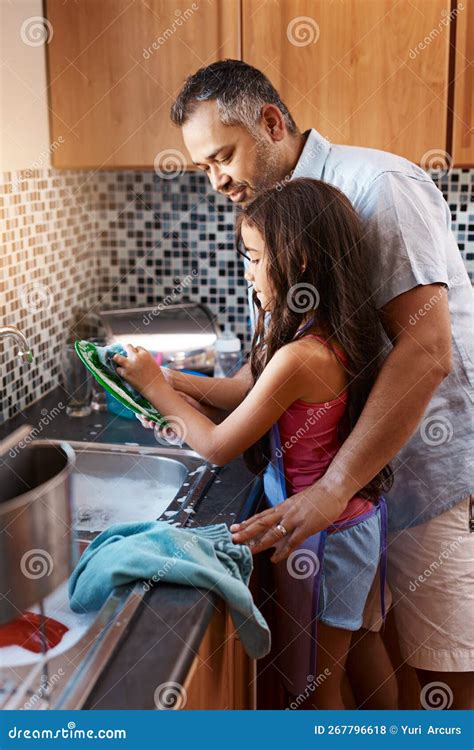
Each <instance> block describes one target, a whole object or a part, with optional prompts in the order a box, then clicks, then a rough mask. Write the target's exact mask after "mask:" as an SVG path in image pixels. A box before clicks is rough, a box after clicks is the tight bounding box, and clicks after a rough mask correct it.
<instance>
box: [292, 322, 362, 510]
mask: <svg viewBox="0 0 474 750" xmlns="http://www.w3.org/2000/svg"><path fill="white" fill-rule="evenodd" d="M309 337H311V338H315V339H318V341H321V343H323V344H324V345H325V346H329V345H328V342H327V341H325V339H323V338H322V337H321V336H317V335H316V334H314V333H309V334H306V335H305V336H302V337H301V339H303V338H309ZM301 339H300V340H301ZM338 356H339V358H340V359H341V361H342V362H345V361H346V354H345V352H343V351H342V350H341V349H339V351H338ZM347 398H348V393H347V391H344V393H342V394H341V395H340V396H338V397H337V398H335V399H332V400H331V401H325V402H323V403H319V404H312V403H308V402H307V401H302V400H300V399H298V400H297V401H294V402H293V403H292V404H291V406H290V407H289V408H288V409H287V410H286V411H285V412H284V413H283V414H282V415H281V417H280V419H279V420H278V429H279V431H280V440H281V452H282V460H283V466H284V469H285V480H286V485H287V492H288V496H290V495H294V494H295V493H296V492H300V491H301V490H304V489H306V487H310V486H311V485H312V484H314V483H315V482H316V481H317V480H318V479H320V478H321V477H322V476H323V474H325V472H326V469H327V468H328V466H329V464H330V463H331V461H332V460H333V458H334V456H335V455H336V453H337V452H338V450H339V448H340V447H341V445H342V443H343V441H342V440H340V439H339V437H338V434H337V428H338V425H339V423H340V421H341V419H342V418H343V416H344V412H345V410H346V407H347ZM372 507H373V504H372V503H371V502H370V500H366V499H364V498H362V497H357V496H355V497H353V498H352V499H351V500H350V501H349V503H348V504H347V506H346V508H345V509H344V512H343V513H342V515H341V516H340V518H338V519H337V521H336V522H337V523H339V522H340V521H347V520H350V519H352V518H357V517H358V516H360V515H362V514H363V513H366V512H367V511H368V510H370V509H371V508H372Z"/></svg>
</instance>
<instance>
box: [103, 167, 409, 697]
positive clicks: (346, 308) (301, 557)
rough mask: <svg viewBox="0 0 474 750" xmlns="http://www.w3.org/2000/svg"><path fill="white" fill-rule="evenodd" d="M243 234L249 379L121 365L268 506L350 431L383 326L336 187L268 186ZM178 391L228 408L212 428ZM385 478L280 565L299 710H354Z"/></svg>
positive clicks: (142, 363)
mask: <svg viewBox="0 0 474 750" xmlns="http://www.w3.org/2000/svg"><path fill="white" fill-rule="evenodd" d="M237 237H238V240H239V243H242V244H243V246H244V247H245V250H246V257H247V258H248V267H247V271H246V274H245V276H246V279H247V280H248V281H249V282H250V283H251V284H252V285H253V295H254V302H255V306H256V313H257V319H256V328H255V333H254V337H253V343H252V351H251V357H250V369H251V380H250V382H249V380H248V379H246V378H244V377H240V378H239V377H236V378H232V379H227V380H226V379H213V378H209V379H206V378H200V377H193V376H186V375H183V374H181V373H178V372H171V371H169V372H168V373H167V376H166V377H167V379H165V377H164V375H163V372H162V371H161V369H160V368H159V367H158V366H157V364H156V363H155V361H154V359H153V358H152V356H151V355H150V354H149V353H148V352H147V351H146V350H144V349H142V348H141V347H137V348H134V347H132V346H127V352H128V357H121V356H120V355H116V356H115V357H114V360H115V362H116V364H117V365H118V369H117V372H118V374H119V375H121V376H122V377H124V378H125V379H126V380H127V381H128V382H129V383H131V385H133V386H134V387H135V388H136V389H137V390H139V391H141V392H142V393H143V395H144V396H145V397H146V398H147V399H148V400H149V401H150V402H151V403H152V404H153V405H154V406H155V407H156V408H157V409H158V410H159V411H160V412H162V413H163V414H164V415H165V416H166V417H167V419H168V421H169V423H170V426H171V427H172V429H173V430H174V431H175V432H177V433H178V434H180V437H182V438H183V439H185V441H186V442H187V443H188V445H190V446H191V447H192V448H194V449H195V450H196V451H198V452H199V453H200V454H201V455H202V456H203V457H204V458H206V459H207V460H208V461H211V462H212V463H214V464H217V465H223V464H226V463H228V462H229V461H231V460H232V459H233V458H235V457H236V456H238V455H239V454H241V453H243V454H244V459H245V461H246V463H247V465H248V466H249V468H250V469H251V470H252V471H253V472H254V473H256V474H263V476H264V488H265V494H266V499H267V502H268V504H269V505H270V506H272V505H275V504H276V503H279V502H282V501H283V500H285V499H286V498H287V497H289V496H290V495H292V494H294V493H296V492H301V491H302V490H304V489H305V488H306V487H309V486H311V485H312V484H313V483H314V482H315V481H316V480H318V479H319V478H320V477H321V476H322V475H323V474H324V473H325V471H326V469H327V467H328V466H329V464H330V463H331V461H332V460H333V458H334V457H335V455H336V453H337V451H338V449H339V447H340V446H341V444H342V442H343V441H344V439H345V438H346V437H347V435H348V433H349V431H350V430H351V429H352V428H353V426H354V425H355V423H356V421H357V419H358V417H359V415H360V413H361V411H362V408H363V406H364V403H365V401H366V399H367V396H368V394H369V391H370V389H371V387H372V384H373V382H374V380H375V377H376V374H377V370H378V366H379V362H380V359H381V355H382V350H383V338H382V329H381V326H380V322H379V318H378V314H377V312H376V310H375V308H374V306H373V305H372V303H371V297H370V292H369V284H368V275H369V272H370V271H369V269H368V268H367V267H366V266H365V260H364V259H365V258H366V257H367V253H366V252H365V250H364V246H363V242H364V240H363V234H362V228H361V224H360V222H359V219H358V217H357V214H356V213H355V211H354V209H353V208H352V206H351V204H350V203H349V201H348V199H347V198H346V197H345V196H344V195H343V194H342V193H341V192H339V191H338V190H337V189H336V188H334V187H332V186H331V185H329V184H326V183H324V182H320V181H317V180H310V179H297V180H293V181H290V182H288V183H287V184H286V185H285V186H284V187H283V188H281V187H278V188H272V189H269V190H266V191H264V192H262V193H260V194H259V195H258V196H257V198H255V199H254V200H253V201H252V203H250V204H249V205H248V206H247V207H246V208H245V209H244V210H243V211H242V213H241V214H240V215H239V217H238V220H237ZM167 380H169V382H167ZM173 386H174V387H173ZM178 389H179V390H180V391H181V394H186V397H193V398H195V399H197V400H198V401H200V402H202V403H205V404H207V405H210V406H215V407H219V408H221V409H225V410H227V411H230V412H231V413H230V414H229V416H227V418H226V419H224V421H222V422H221V423H220V424H214V423H213V422H212V421H211V420H210V419H208V418H207V417H206V416H205V415H204V414H202V413H200V412H199V411H198V410H197V409H195V408H194V407H193V406H192V405H191V404H190V403H189V402H188V401H187V400H186V398H183V396H182V395H181V394H180V393H179V392H178ZM389 479H390V470H389V468H388V467H385V468H384V469H383V470H382V471H381V472H380V473H379V474H378V475H377V476H376V477H374V479H373V480H372V481H371V482H370V483H369V484H368V485H367V486H366V487H364V488H362V489H361V490H360V492H359V493H358V494H357V496H356V497H353V498H352V500H350V502H349V503H348V505H347V507H346V508H344V509H341V513H340V516H339V518H338V519H337V522H336V523H331V522H330V519H328V522H327V526H328V528H327V529H325V530H323V531H322V532H321V533H319V534H316V535H314V536H313V537H311V538H310V539H308V540H306V542H305V543H304V544H303V545H302V546H301V547H300V548H299V549H297V550H296V551H295V552H293V553H292V555H291V556H290V558H289V559H288V560H287V561H282V562H279V563H277V564H276V566H275V568H276V570H275V572H276V585H277V592H278V593H277V606H278V613H279V614H278V618H277V624H276V638H275V641H276V643H275V646H274V653H275V659H276V660H277V666H278V669H279V671H280V674H281V675H282V680H283V682H284V685H285V687H286V689H287V691H288V692H289V694H290V695H291V696H292V699H293V701H296V705H298V706H299V705H300V704H302V703H304V702H305V698H306V697H307V696H312V697H313V698H314V703H313V706H315V707H317V708H330V709H339V708H344V707H345V706H344V702H343V699H342V694H341V686H342V681H343V677H344V665H345V660H346V656H347V652H348V650H349V646H350V642H351V637H352V634H353V632H354V631H356V630H359V628H360V627H361V625H362V616H363V611H364V606H365V603H366V600H367V597H368V594H369V591H370V589H371V587H372V584H373V583H374V578H375V576H376V572H377V569H378V566H379V559H380V556H381V548H382V546H383V544H382V542H381V539H382V525H383V523H382V522H383V507H384V506H383V501H381V500H380V493H381V491H382V490H383V489H384V487H385V486H386V484H387V482H388V480H389ZM332 517H333V518H334V515H333V516H332ZM275 533H276V538H277V539H283V538H284V536H285V535H286V530H285V529H284V528H283V527H282V526H281V524H279V525H277V526H276V529H275ZM316 625H317V632H316ZM316 642H317V646H318V648H317V664H316ZM313 706H312V707H313ZM385 707H386V708H392V707H395V706H385Z"/></svg>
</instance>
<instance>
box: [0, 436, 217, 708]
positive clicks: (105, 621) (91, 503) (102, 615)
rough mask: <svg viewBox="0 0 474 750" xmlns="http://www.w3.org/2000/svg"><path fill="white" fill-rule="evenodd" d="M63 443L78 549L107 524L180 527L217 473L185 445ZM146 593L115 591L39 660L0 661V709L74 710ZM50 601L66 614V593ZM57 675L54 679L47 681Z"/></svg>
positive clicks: (135, 589)
mask: <svg viewBox="0 0 474 750" xmlns="http://www.w3.org/2000/svg"><path fill="white" fill-rule="evenodd" d="M48 443H52V444H55V443H57V444H60V441H48ZM68 444H69V445H70V446H71V447H72V448H73V449H74V452H75V454H76V461H75V467H74V472H73V474H72V479H73V481H72V500H73V506H75V508H74V510H73V513H75V521H73V526H74V528H75V535H76V537H77V538H78V539H79V543H80V546H81V547H82V549H83V548H84V547H85V546H87V544H89V543H90V541H92V539H94V537H95V536H97V534H98V533H100V531H101V530H102V528H106V527H107V526H109V525H110V524H112V523H120V522H124V521H130V520H132V521H133V520H155V519H158V518H161V519H162V520H166V521H168V522H169V523H172V524H175V525H180V526H185V525H186V524H187V523H188V521H189V519H190V518H192V515H193V513H194V511H195V508H196V506H197V504H198V503H199V501H200V499H201V498H202V497H203V496H204V494H205V492H206V490H207V488H208V487H209V485H210V484H211V482H212V480H213V479H214V477H215V475H216V472H217V470H218V469H217V467H212V466H211V465H210V464H208V463H206V462H205V461H204V460H203V459H202V458H201V456H199V454H197V453H195V452H194V451H192V450H187V449H185V448H174V447H171V448H166V447H161V446H160V447H156V448H144V447H140V446H123V445H115V444H104V443H102V444H100V443H86V442H75V441H68ZM63 589H64V590H63ZM146 590H147V588H146V587H144V586H143V583H141V582H137V583H136V584H135V585H133V586H127V587H119V588H116V589H114V591H113V592H112V593H111V594H110V596H109V597H108V599H107V601H106V602H105V604H104V605H103V607H102V608H101V610H100V611H99V612H98V613H97V616H96V617H95V618H94V619H93V621H92V624H89V625H88V626H87V629H86V630H85V632H84V633H83V634H82V635H80V637H79V639H78V640H77V641H74V644H73V645H72V646H71V647H70V648H68V649H67V650H65V651H64V652H61V650H59V651H58V654H57V655H54V651H55V649H53V650H52V652H50V653H48V654H47V655H46V660H43V659H42V660H41V661H35V662H34V663H28V664H24V665H19V664H15V665H14V666H13V667H12V666H5V665H4V666H3V667H2V663H1V660H0V708H2V709H6V708H9V709H13V708H14V709H22V708H23V709H24V708H28V709H35V710H37V709H45V708H49V709H52V708H58V709H59V708H60V709H67V708H69V709H72V708H74V709H78V708H81V707H82V706H83V705H84V702H85V701H86V699H87V696H88V695H89V694H90V692H91V690H92V689H93V687H94V685H95V683H96V681H97V678H98V677H99V675H100V673H101V671H102V670H103V668H104V666H105V665H106V663H107V662H108V660H109V659H110V658H111V656H112V655H113V653H114V652H115V650H116V649H117V647H118V644H119V642H120V639H121V638H122V637H123V634H124V633H125V631H126V629H127V627H128V625H129V623H130V621H131V619H132V618H133V617H134V614H135V612H136V611H137V609H138V608H139V606H140V604H141V602H142V600H143V596H144V595H145V592H146ZM56 595H57V596H56ZM55 596H56V599H57V601H60V603H61V607H63V608H64V610H63V609H61V608H60V607H59V606H58V603H57V601H56V599H55V602H56V603H55V605H54V612H56V611H58V612H60V611H66V609H67V610H68V611H69V607H68V603H67V591H66V589H65V588H64V587H62V588H60V589H58V590H57V591H56V592H53V594H52V598H54V597H55ZM61 597H63V599H64V602H63V601H62V599H61ZM45 611H46V613H48V607H47V606H46V608H45ZM57 616H58V617H59V619H62V618H61V616H60V615H57ZM85 616H86V615H82V616H79V618H81V617H85ZM77 627H79V626H77ZM71 629H72V625H71ZM58 674H59V675H61V679H60V680H59V679H58V680H54V679H53V677H54V676H56V675H58ZM48 675H50V676H52V677H51V679H47V678H48ZM45 685H46V686H47V689H46V688H45Z"/></svg>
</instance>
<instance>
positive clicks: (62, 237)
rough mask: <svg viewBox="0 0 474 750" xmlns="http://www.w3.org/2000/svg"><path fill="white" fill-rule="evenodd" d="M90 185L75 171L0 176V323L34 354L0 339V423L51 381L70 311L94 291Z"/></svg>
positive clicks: (95, 231)
mask: <svg viewBox="0 0 474 750" xmlns="http://www.w3.org/2000/svg"><path fill="white" fill-rule="evenodd" d="M94 191H95V187H94V185H92V184H91V183H84V179H83V176H82V175H81V174H79V173H73V172H62V173H54V172H53V171H50V170H41V171H35V172H23V173H22V172H16V173H4V174H3V175H2V181H1V182H0V222H1V245H0V322H1V323H0V324H2V325H16V326H18V327H19V328H20V329H21V330H22V331H23V332H24V333H25V334H26V336H27V338H28V341H29V343H30V346H31V348H32V350H33V352H34V355H35V359H34V363H33V364H31V365H27V364H21V363H20V362H18V361H17V360H16V357H15V350H16V347H15V346H14V343H13V341H12V340H11V339H3V340H0V421H3V420H5V419H7V418H8V417H10V416H13V414H14V413H15V412H16V411H17V410H20V409H22V408H24V407H25V406H26V405H27V404H29V403H31V402H32V401H35V400H36V399H37V398H39V397H40V396H41V395H42V394H44V393H46V392H47V391H49V390H51V388H53V387H54V386H55V385H56V384H57V378H58V373H59V364H58V363H59V353H60V350H61V344H62V342H63V340H64V332H65V330H66V328H67V326H68V324H69V323H70V321H71V317H72V315H73V314H74V311H75V310H76V309H78V308H79V307H81V308H83V307H86V308H87V307H90V306H91V305H92V304H93V302H94V300H95V298H96V296H97V252H96V251H97V243H98V220H97V216H96V213H95V210H94V208H93V205H94V200H93V196H94Z"/></svg>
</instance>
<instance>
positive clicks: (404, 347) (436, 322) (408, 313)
mask: <svg viewBox="0 0 474 750" xmlns="http://www.w3.org/2000/svg"><path fill="white" fill-rule="evenodd" d="M420 311H421V314H420ZM382 320H383V324H384V328H385V330H386V332H387V334H388V336H389V337H390V339H391V340H392V343H393V350H392V351H391V352H390V354H389V355H388V357H387V359H386V360H385V362H384V363H383V366H382V368H381V370H380V373H379V376H378V378H377V380H376V382H375V384H374V387H373V388H372V391H371V392H370V396H369V398H368V400H367V402H366V404H365V407H364V409H363V411H362V414H361V415H360V418H359V420H358V422H357V424H356V426H355V428H354V430H353V431H352V433H351V434H350V435H349V437H348V439H347V440H346V441H345V443H344V444H343V445H342V447H341V449H340V451H339V452H338V454H337V456H336V459H335V460H334V461H333V463H332V464H331V465H330V466H329V468H328V471H327V473H326V477H327V480H328V482H330V483H331V485H332V487H333V492H334V491H336V492H338V494H340V495H341V496H342V497H347V498H349V499H350V497H353V495H354V494H355V493H356V492H358V490H360V489H361V488H362V487H364V486H365V485H366V484H367V482H369V481H370V480H371V479H372V478H373V477H374V476H375V475H376V474H377V473H378V472H379V471H380V470H381V469H382V468H383V467H384V466H385V465H386V464H388V463H390V461H391V460H392V459H393V458H394V456H396V454H397V453H398V452H399V451H400V449H401V448H402V447H403V446H404V445H405V443H406V442H407V441H408V440H409V438H410V437H411V436H412V434H413V433H414V432H415V430H416V428H417V426H418V424H419V422H420V421H421V418H422V416H423V414H424V412H425V411H426V408H427V406H428V403H429V401H430V399H431V397H432V395H433V393H434V391H435V390H436V388H437V387H438V385H439V384H440V383H441V381H442V380H443V379H444V378H445V377H446V376H447V375H448V374H449V372H450V371H451V367H452V360H451V321H450V315H449V308H448V294H447V290H446V289H445V287H444V286H442V285H440V284H430V285H427V286H418V287H415V288H414V289H411V290H410V291H409V292H405V293H404V294H401V295H400V296H399V297H397V298H396V299H394V300H392V301H391V302H389V303H388V304H387V305H385V307H384V308H383V311H382Z"/></svg>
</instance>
